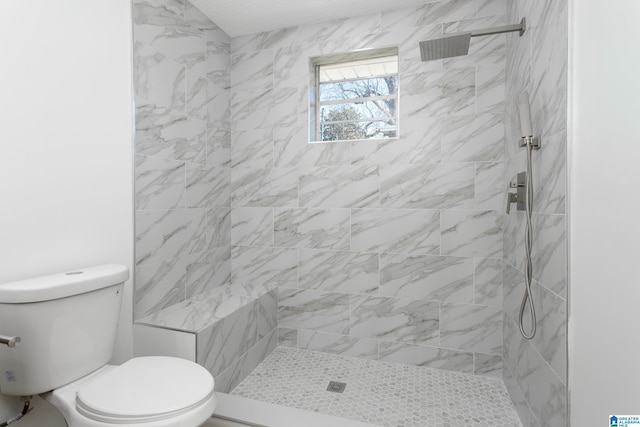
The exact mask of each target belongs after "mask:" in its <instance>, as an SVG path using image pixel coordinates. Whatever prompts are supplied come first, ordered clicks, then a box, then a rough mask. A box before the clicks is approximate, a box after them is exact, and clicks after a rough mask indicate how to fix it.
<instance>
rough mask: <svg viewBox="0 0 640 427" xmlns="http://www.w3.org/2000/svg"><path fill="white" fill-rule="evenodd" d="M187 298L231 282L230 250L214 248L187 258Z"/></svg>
mask: <svg viewBox="0 0 640 427" xmlns="http://www.w3.org/2000/svg"><path fill="white" fill-rule="evenodd" d="M186 269H187V274H186V292H187V298H191V297H193V296H195V295H200V294H203V293H205V292H208V291H210V290H212V289H216V288H219V287H221V286H224V285H227V284H229V282H230V280H231V249H230V248H229V247H223V248H215V249H211V250H209V251H206V252H202V253H200V254H195V255H191V256H189V257H188V258H187V266H186Z"/></svg>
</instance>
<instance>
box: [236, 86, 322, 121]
mask: <svg viewBox="0 0 640 427" xmlns="http://www.w3.org/2000/svg"><path fill="white" fill-rule="evenodd" d="M308 97H309V94H308V89H307V88H306V87H305V88H304V89H303V88H289V87H285V88H279V89H260V90H255V91H248V92H235V91H232V93H231V120H232V128H233V129H234V130H247V129H266V128H271V127H274V126H275V127H288V126H294V125H295V124H297V123H301V122H304V121H305V120H306V119H307V109H308V106H309V102H308Z"/></svg>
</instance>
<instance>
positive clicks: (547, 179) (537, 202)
mask: <svg viewBox="0 0 640 427" xmlns="http://www.w3.org/2000/svg"><path fill="white" fill-rule="evenodd" d="M542 144H543V145H542V147H543V148H542V149H540V150H538V151H534V152H533V154H532V155H533V158H532V163H533V165H532V166H533V172H532V173H533V188H534V194H533V210H534V211H535V212H544V213H557V214H564V213H565V211H566V207H565V204H566V192H567V189H566V188H567V139H566V133H564V132H561V133H558V134H556V135H553V136H551V137H549V138H545V140H544V141H543V142H542Z"/></svg>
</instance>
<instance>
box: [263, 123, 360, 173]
mask: <svg viewBox="0 0 640 427" xmlns="http://www.w3.org/2000/svg"><path fill="white" fill-rule="evenodd" d="M273 140H274V153H273V155H274V164H275V166H276V167H279V168H284V167H307V166H329V165H342V164H348V163H349V162H350V151H349V148H350V145H349V143H340V142H316V143H310V142H309V129H308V128H307V126H299V125H298V126H291V127H278V128H275V129H274V131H273Z"/></svg>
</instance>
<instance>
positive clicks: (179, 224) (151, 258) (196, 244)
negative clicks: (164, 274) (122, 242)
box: [136, 209, 206, 265]
mask: <svg viewBox="0 0 640 427" xmlns="http://www.w3.org/2000/svg"><path fill="white" fill-rule="evenodd" d="M205 230H206V214H205V210H204V209H188V210H186V209H177V210H167V211H139V212H136V265H143V264H147V263H153V262H160V261H165V260H169V259H174V258H178V257H181V256H185V255H188V254H192V253H197V252H201V251H202V250H204V248H205V246H206V232H205Z"/></svg>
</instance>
